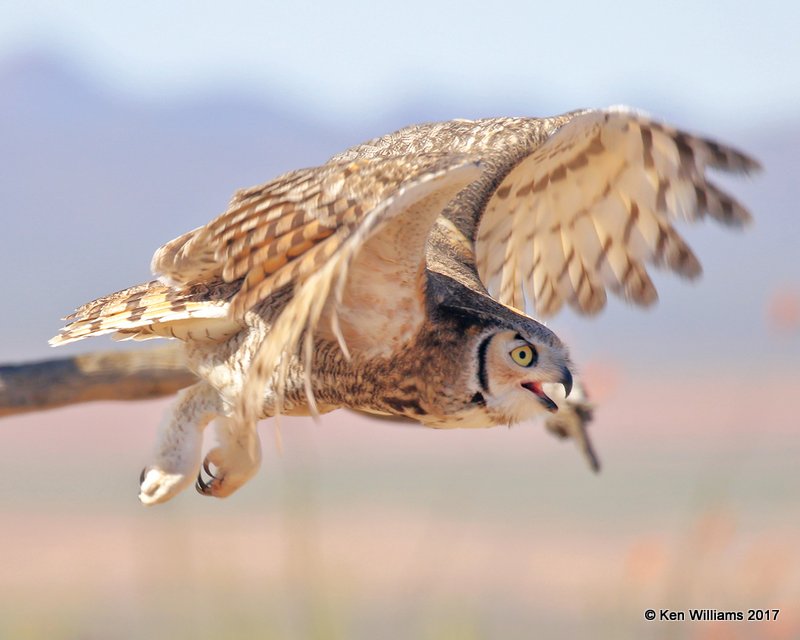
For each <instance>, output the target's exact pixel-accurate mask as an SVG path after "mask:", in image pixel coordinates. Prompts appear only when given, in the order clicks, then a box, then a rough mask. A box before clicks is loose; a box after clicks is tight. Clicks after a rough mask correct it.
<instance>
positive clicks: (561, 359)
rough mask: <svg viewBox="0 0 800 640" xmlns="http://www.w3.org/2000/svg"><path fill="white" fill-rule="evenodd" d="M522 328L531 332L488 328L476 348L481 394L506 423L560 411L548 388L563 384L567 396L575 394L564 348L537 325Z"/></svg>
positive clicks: (477, 378) (482, 333)
mask: <svg viewBox="0 0 800 640" xmlns="http://www.w3.org/2000/svg"><path fill="white" fill-rule="evenodd" d="M522 324H525V325H527V326H525V327H522V326H516V327H514V328H511V329H506V328H502V327H493V328H487V329H486V330H485V331H483V332H481V333H480V334H479V335H478V336H477V340H476V341H475V343H474V344H475V352H474V358H475V379H474V381H473V383H474V385H475V388H476V389H477V391H476V393H478V394H480V396H481V397H482V398H483V401H484V402H485V403H486V408H487V410H488V411H489V412H490V413H491V414H492V415H493V417H494V419H495V420H496V421H497V422H501V423H502V422H507V423H509V424H513V423H516V422H521V421H523V420H527V419H530V418H532V417H534V416H536V415H541V414H542V413H546V412H550V413H553V412H555V411H558V405H556V403H555V402H554V401H553V400H552V399H551V398H550V397H549V396H548V395H547V394H546V393H545V391H544V388H543V387H544V386H545V385H548V384H550V383H557V384H561V385H563V386H564V392H565V395H569V392H570V391H571V389H572V373H571V372H570V367H571V364H570V360H569V355H568V353H567V349H566V347H565V346H564V345H563V343H562V342H561V341H560V340H559V339H558V338H557V337H556V335H555V334H554V333H553V332H552V331H550V330H549V329H547V328H546V327H544V326H543V325H541V324H539V323H537V322H535V321H533V320H529V322H527V323H522ZM526 329H527V330H526Z"/></svg>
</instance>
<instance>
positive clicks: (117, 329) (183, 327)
mask: <svg viewBox="0 0 800 640" xmlns="http://www.w3.org/2000/svg"><path fill="white" fill-rule="evenodd" d="M233 293H234V292H233V289H232V287H231V286H230V285H225V284H222V283H219V284H217V285H215V286H206V285H202V284H198V285H194V286H192V287H187V288H185V289H183V290H177V289H174V288H171V287H168V286H166V285H164V284H163V283H161V282H158V281H153V282H147V283H144V284H139V285H136V286H134V287H130V288H128V289H124V290H123V291H118V292H116V293H111V294H109V295H107V296H103V297H102V298H99V299H97V300H93V301H92V302H89V303H87V304H85V305H83V306H81V307H79V308H78V309H76V310H75V312H74V313H72V314H71V315H69V316H67V317H66V318H64V319H65V320H67V321H68V323H67V325H66V326H65V327H64V328H63V329H61V331H60V332H59V334H58V335H57V336H55V337H54V338H52V339H51V340H50V344H51V345H52V346H58V345H62V344H67V343H69V342H75V341H77V340H82V339H83V338H86V337H89V336H101V335H105V334H109V333H112V334H114V335H113V337H114V339H116V340H147V339H150V338H179V339H182V340H187V339H189V340H200V341H203V340H210V341H223V340H225V339H227V338H228V337H230V336H231V335H233V334H234V333H236V332H237V331H240V330H241V328H242V325H241V324H239V323H238V322H236V321H234V320H233V319H231V318H230V317H229V315H228V309H229V307H230V304H229V302H228V301H229V299H230V298H231V296H232V295H233Z"/></svg>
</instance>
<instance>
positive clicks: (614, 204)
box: [52, 108, 758, 504]
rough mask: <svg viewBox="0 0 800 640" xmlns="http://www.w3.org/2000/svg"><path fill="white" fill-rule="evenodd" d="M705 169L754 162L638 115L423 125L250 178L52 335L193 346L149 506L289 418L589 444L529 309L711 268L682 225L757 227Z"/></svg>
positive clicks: (245, 458) (210, 481)
mask: <svg viewBox="0 0 800 640" xmlns="http://www.w3.org/2000/svg"><path fill="white" fill-rule="evenodd" d="M707 167H713V168H716V169H722V170H726V171H733V172H747V171H751V170H755V169H757V168H758V164H757V163H756V162H755V161H754V160H752V159H751V158H749V157H747V156H746V155H744V154H742V153H740V152H738V151H735V150H734V149H731V148H729V147H726V146H723V145H720V144H718V143H716V142H712V141H710V140H705V139H702V138H698V137H695V136H693V135H690V134H687V133H684V132H682V131H678V130H676V129H673V128H671V127H668V126H666V125H663V124H660V123H657V122H654V121H652V120H650V119H649V118H647V117H646V116H644V115H642V114H639V113H637V112H634V111H631V110H628V109H625V108H613V109H606V110H587V111H575V112H572V113H568V114H565V115H561V116H557V117H553V118H541V119H540V118H490V119H484V120H475V121H471V120H454V121H450V122H442V123H435V124H424V125H417V126H411V127H408V128H405V129H401V130H399V131H397V132H395V133H391V134H389V135H386V136H383V137H381V138H377V139H374V140H371V141H369V142H366V143H364V144H361V145H358V146H356V147H353V148H351V149H349V150H347V151H344V152H343V153H341V154H339V155H337V156H334V157H333V158H331V159H330V160H329V161H328V162H327V163H325V164H324V165H322V166H319V167H315V168H311V169H301V170H298V171H292V172H290V173H287V174H284V175H282V176H280V177H278V178H276V179H274V180H272V181H270V182H268V183H266V184H263V185H260V186H257V187H253V188H250V189H245V190H243V191H239V192H237V193H236V194H235V195H234V197H233V200H232V201H231V203H230V205H229V206H228V209H227V210H226V211H225V213H223V214H222V215H221V216H220V217H218V218H216V219H215V220H213V221H212V222H210V223H208V224H207V225H205V226H202V227H198V228H197V229H195V230H193V231H190V232H188V233H186V234H184V235H182V236H180V237H179V238H176V239H175V240H172V241H171V242H168V243H167V244H166V245H164V246H163V247H162V248H160V249H159V250H158V251H157V252H156V253H155V256H154V257H153V261H152V269H153V272H154V273H155V275H156V276H157V277H158V279H157V280H154V281H152V282H148V283H145V284H141V285H137V286H135V287H131V288H129V289H125V290H124V291H120V292H118V293H114V294H111V295H108V296H105V297H103V298H100V299H98V300H95V301H94V302H90V303H88V304H86V305H84V306H82V307H80V308H79V309H78V310H77V311H76V312H75V313H74V314H73V315H72V316H70V317H69V318H68V320H69V324H68V325H67V326H66V327H65V328H64V329H62V331H61V333H60V334H59V335H58V336H57V337H55V338H53V340H52V343H53V344H63V343H66V342H71V341H73V340H79V339H81V338H84V337H86V336H90V335H101V334H105V333H113V334H115V336H116V337H118V338H121V339H127V338H133V339H137V340H141V339H148V338H155V337H165V338H175V339H178V340H180V341H182V342H183V343H184V345H185V348H186V353H187V356H188V361H189V363H190V366H191V367H192V369H193V370H194V371H195V372H196V373H197V375H198V376H199V378H200V380H201V381H200V382H198V383H196V384H195V385H193V386H191V387H189V388H188V389H186V390H184V391H182V392H181V393H180V394H179V396H178V398H177V400H176V402H175V405H174V407H173V409H172V412H171V414H170V416H169V418H168V420H167V421H166V422H165V423H164V425H163V427H162V428H161V430H160V432H159V436H158V442H157V446H156V451H155V459H154V460H153V462H152V464H151V465H150V466H149V467H147V468H145V470H144V471H143V473H142V476H141V487H140V495H139V497H140V499H141V501H142V502H144V503H145V504H153V503H158V502H162V501H164V500H167V499H169V498H171V497H172V496H174V495H175V494H176V493H177V492H179V491H180V490H182V489H183V488H184V487H185V486H187V485H188V484H189V483H191V482H192V481H193V480H194V479H195V478H197V487H198V489H199V490H200V492H201V493H204V494H206V495H214V496H219V497H222V496H226V495H229V494H230V493H231V492H233V491H234V490H236V489H237V488H238V487H240V486H241V485H242V484H243V483H244V482H246V481H247V480H248V479H249V478H250V477H251V476H252V475H253V473H255V471H256V470H257V468H258V465H259V462H260V458H261V452H260V444H259V439H258V435H257V433H256V422H257V421H258V420H259V419H260V418H264V417H269V416H274V415H276V414H277V413H284V414H291V415H308V414H314V415H316V414H321V413H325V412H328V411H331V410H333V409H336V408H339V407H349V408H352V409H356V410H359V411H365V412H369V413H374V414H379V415H389V416H397V417H402V418H408V419H412V420H415V421H418V422H421V423H422V424H424V425H427V426H431V427H489V426H494V425H506V424H514V423H517V422H521V421H523V420H527V419H529V418H533V417H535V416H537V415H545V416H548V415H550V416H551V422H550V425H549V426H550V427H551V428H552V430H554V431H556V432H561V433H566V432H569V431H570V430H571V429H572V430H573V431H574V435H578V436H583V435H584V433H583V426H584V423H585V422H586V420H587V418H588V415H587V411H588V405H587V404H586V401H585V398H584V397H583V396H581V397H578V398H577V399H574V400H573V399H570V398H568V397H567V396H569V395H570V390H571V389H572V386H573V377H572V371H573V365H572V363H571V361H570V357H569V355H568V351H567V347H566V346H565V345H564V344H563V343H562V342H561V340H559V338H558V337H557V336H556V335H555V333H553V331H551V330H550V329H548V328H547V327H545V326H544V325H542V324H540V323H539V322H537V321H536V320H534V319H533V318H531V317H530V316H528V315H526V313H525V309H526V308H528V309H531V310H532V311H534V312H535V313H536V315H537V316H539V317H540V318H541V317H546V316H550V315H552V314H554V313H555V312H557V311H558V310H559V309H560V308H561V306H562V305H563V304H564V303H567V304H568V305H569V306H571V307H572V308H573V309H575V310H576V311H577V312H578V313H582V314H594V313H597V312H598V311H600V310H601V309H602V308H603V306H604V305H605V302H606V291H607V290H611V291H613V292H614V293H616V294H618V295H620V296H622V297H623V298H624V299H625V300H627V301H629V302H632V303H635V304H638V305H649V304H651V303H652V302H654V300H655V299H656V291H655V288H654V286H653V283H652V282H651V280H650V278H649V276H648V273H647V270H646V267H645V265H646V263H651V264H654V265H656V266H660V267H666V268H668V269H670V270H672V271H674V272H676V273H678V274H679V275H681V276H684V277H689V278H692V277H695V276H697V275H698V274H699V272H700V264H699V262H698V261H697V259H696V258H695V256H694V254H693V253H692V251H691V250H690V249H689V247H688V246H687V245H686V243H685V242H684V241H683V240H682V239H681V237H680V236H679V235H678V233H677V232H676V231H675V229H674V227H673V223H674V222H675V221H677V220H679V219H684V220H687V221H692V220H696V219H699V218H702V217H704V216H706V215H708V216H710V217H712V218H713V219H715V220H717V221H719V222H721V223H723V224H725V225H732V226H739V225H742V224H744V223H746V222H747V221H748V220H749V219H750V215H749V214H748V212H747V211H746V210H745V209H744V208H743V207H742V206H741V205H740V204H739V203H737V202H736V201H735V200H734V199H733V198H731V197H730V196H729V195H727V194H725V193H723V192H722V191H720V190H719V189H718V188H717V187H715V186H714V185H713V184H712V183H711V182H709V181H708V179H707V177H706V168H707ZM576 386H577V381H576ZM561 387H563V389H562V388H561ZM577 395H579V394H578V393H575V394H574V395H573V398H575V396H577ZM554 398H555V399H554ZM556 400H557V401H556ZM215 418H216V419H217V420H218V432H219V433H218V435H219V440H220V443H219V445H218V446H217V447H215V448H214V449H212V450H211V451H210V452H209V453H208V454H207V456H206V457H205V460H201V458H202V454H201V445H202V434H203V429H204V427H205V426H206V425H207V424H208V423H209V422H210V421H211V420H212V419H215ZM575 425H577V427H576V426H575ZM583 446H584V449H585V451H586V452H588V453H589V454H590V457H593V454H592V453H591V448H590V446H589V444H588V441H586V440H584V442H583ZM203 470H204V471H205V474H204V473H203Z"/></svg>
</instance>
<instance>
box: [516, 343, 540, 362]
mask: <svg viewBox="0 0 800 640" xmlns="http://www.w3.org/2000/svg"><path fill="white" fill-rule="evenodd" d="M511 359H512V360H513V361H514V362H516V363H517V364H518V365H519V366H520V367H530V366H531V365H533V364H535V363H536V349H534V348H533V347H532V346H531V345H529V344H525V345H522V346H521V347H517V348H516V349H514V350H513V351H512V352H511Z"/></svg>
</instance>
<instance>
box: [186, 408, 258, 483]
mask: <svg viewBox="0 0 800 640" xmlns="http://www.w3.org/2000/svg"><path fill="white" fill-rule="evenodd" d="M215 426H216V434H217V438H218V439H219V446H217V447H214V448H213V449H212V450H211V451H209V452H208V455H206V458H205V460H204V461H203V469H202V471H200V473H199V474H198V476H197V483H196V484H195V488H196V489H197V491H198V492H199V493H201V494H203V495H204V496H214V497H216V498H225V497H227V496H229V495H230V494H232V493H233V492H234V491H236V490H237V489H238V488H239V487H241V486H242V485H243V484H244V483H245V482H247V481H248V480H249V479H250V478H252V477H253V475H254V474H255V473H256V471H258V467H259V466H260V465H261V440H260V439H259V437H258V432H257V431H256V423H255V422H253V423H251V424H242V423H241V422H239V421H237V420H235V419H234V418H220V419H219V420H217V422H216V425H215ZM203 471H205V477H204V474H203Z"/></svg>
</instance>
